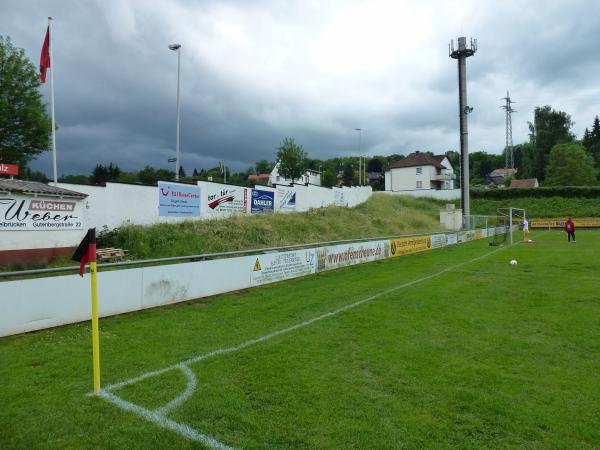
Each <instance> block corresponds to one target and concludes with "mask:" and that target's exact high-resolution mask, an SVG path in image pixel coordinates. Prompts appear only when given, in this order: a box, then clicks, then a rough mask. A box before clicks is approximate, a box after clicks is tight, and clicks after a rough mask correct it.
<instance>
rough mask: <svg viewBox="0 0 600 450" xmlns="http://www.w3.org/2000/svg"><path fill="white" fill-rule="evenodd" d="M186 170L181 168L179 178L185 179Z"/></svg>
mask: <svg viewBox="0 0 600 450" xmlns="http://www.w3.org/2000/svg"><path fill="white" fill-rule="evenodd" d="M185 176H186V175H185V169H184V168H183V166H179V178H185Z"/></svg>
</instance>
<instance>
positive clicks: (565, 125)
mask: <svg viewBox="0 0 600 450" xmlns="http://www.w3.org/2000/svg"><path fill="white" fill-rule="evenodd" d="M572 126H573V122H572V121H571V116H570V115H569V114H567V113H565V112H562V111H555V110H554V109H552V107H550V106H542V107H540V106H538V107H536V108H535V110H534V118H533V123H532V122H529V143H530V144H532V145H533V147H532V148H529V149H528V151H527V154H525V153H524V155H523V164H522V166H523V167H522V168H521V172H522V174H521V177H522V178H537V179H538V180H543V179H544V175H545V169H546V165H547V164H548V158H549V155H550V150H551V149H552V148H553V147H554V146H555V145H556V144H564V143H568V142H573V140H574V139H575V136H574V135H573V133H572V132H571V127H572Z"/></svg>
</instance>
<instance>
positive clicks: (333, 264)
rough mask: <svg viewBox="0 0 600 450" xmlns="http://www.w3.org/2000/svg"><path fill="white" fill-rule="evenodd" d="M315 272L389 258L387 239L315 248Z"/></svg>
mask: <svg viewBox="0 0 600 450" xmlns="http://www.w3.org/2000/svg"><path fill="white" fill-rule="evenodd" d="M316 254H317V272H320V271H322V270H331V269H338V268H340V267H345V266H352V265H354V264H362V263H365V262H370V261H376V260H378V259H385V258H389V256H390V242H389V241H370V242H357V243H354V244H344V245H331V246H329V247H320V248H317V249H316Z"/></svg>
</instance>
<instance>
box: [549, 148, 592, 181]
mask: <svg viewBox="0 0 600 450" xmlns="http://www.w3.org/2000/svg"><path fill="white" fill-rule="evenodd" d="M595 181H596V169H595V168H594V161H593V159H592V157H591V156H590V155H588V154H587V153H586V151H585V148H584V147H583V146H582V145H581V144H577V143H571V144H557V145H555V146H554V147H552V151H551V152H550V158H549V160H548V167H547V168H546V179H545V184H546V185H549V186H589V185H591V184H594V183H595Z"/></svg>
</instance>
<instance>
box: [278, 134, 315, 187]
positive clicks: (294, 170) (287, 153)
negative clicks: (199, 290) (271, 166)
mask: <svg viewBox="0 0 600 450" xmlns="http://www.w3.org/2000/svg"><path fill="white" fill-rule="evenodd" d="M277 160H278V161H279V174H280V175H281V176H283V177H285V178H289V179H291V180H292V183H293V182H294V180H297V179H298V178H300V176H301V175H303V174H304V172H306V167H307V165H308V155H307V153H306V152H305V151H304V149H303V148H302V146H301V145H298V144H296V142H295V141H294V139H292V138H285V139H284V140H283V142H282V143H281V145H280V146H279V147H278V149H277Z"/></svg>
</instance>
